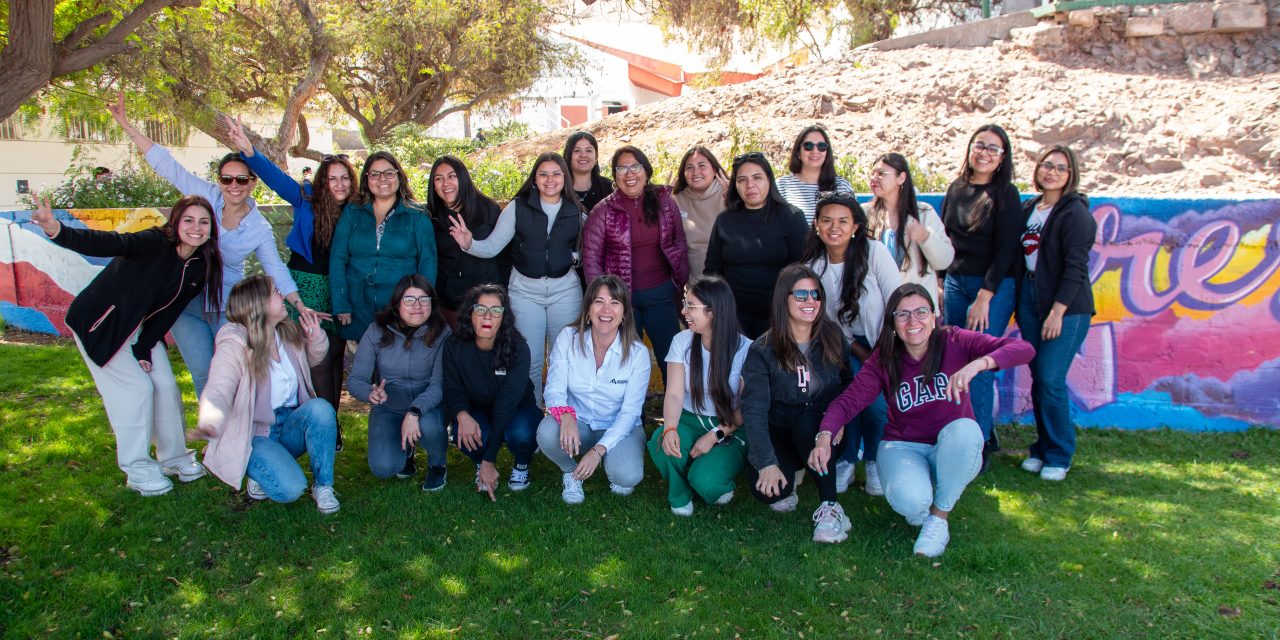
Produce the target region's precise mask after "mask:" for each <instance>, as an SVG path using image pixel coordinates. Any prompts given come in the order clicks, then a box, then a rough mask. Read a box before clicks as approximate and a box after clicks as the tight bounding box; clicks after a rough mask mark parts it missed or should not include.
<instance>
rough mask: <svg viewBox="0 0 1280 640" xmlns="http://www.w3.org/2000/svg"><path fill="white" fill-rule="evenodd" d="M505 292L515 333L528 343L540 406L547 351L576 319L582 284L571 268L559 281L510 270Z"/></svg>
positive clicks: (580, 305)
mask: <svg viewBox="0 0 1280 640" xmlns="http://www.w3.org/2000/svg"><path fill="white" fill-rule="evenodd" d="M507 293H508V294H509V295H510V296H511V308H512V310H514V311H515V312H516V330H518V331H519V332H520V335H523V336H524V339H525V340H527V341H528V342H529V380H530V381H531V382H533V395H534V397H535V398H537V400H538V406H539V407H541V406H542V370H543V365H545V364H546V362H545V360H546V355H547V349H548V348H549V346H550V345H553V344H555V342H556V336H558V335H560V330H561V329H564V328H565V326H567V325H568V324H569V323H571V322H573V321H574V320H575V319H576V318H577V317H578V310H579V309H580V308H581V307H582V283H581V282H579V281H578V273H577V272H576V271H574V270H573V269H570V270H569V273H566V274H564V275H563V276H561V277H559V278H530V277H528V276H523V275H520V272H519V271H515V270H514V269H513V270H512V271H511V286H510V287H508V288H507Z"/></svg>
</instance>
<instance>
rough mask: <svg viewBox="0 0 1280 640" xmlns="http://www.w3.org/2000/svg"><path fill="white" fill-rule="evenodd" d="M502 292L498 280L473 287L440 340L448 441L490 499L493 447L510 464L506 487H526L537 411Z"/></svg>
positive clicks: (525, 354)
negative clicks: (450, 331) (453, 328)
mask: <svg viewBox="0 0 1280 640" xmlns="http://www.w3.org/2000/svg"><path fill="white" fill-rule="evenodd" d="M509 305H510V301H509V299H508V298H507V291H506V290H505V289H503V288H502V287H501V286H500V285H496V284H482V285H479V286H476V287H473V288H472V289H471V290H470V291H468V292H467V294H466V295H465V296H463V298H462V311H461V312H460V314H459V316H458V331H457V333H455V334H454V335H453V337H452V338H451V339H449V340H448V341H447V342H445V345H444V404H443V407H444V416H445V419H446V420H448V421H449V422H450V423H451V424H452V425H453V433H454V442H455V443H456V444H457V445H458V448H459V449H461V450H462V452H463V453H465V454H467V457H469V458H471V460H472V462H475V463H476V491H479V492H487V493H488V494H489V499H490V500H495V501H496V500H497V497H496V496H495V495H494V493H493V492H494V490H495V489H497V487H498V468H497V467H496V466H494V462H495V461H496V460H497V459H498V450H499V449H501V448H502V445H503V443H505V444H506V445H507V448H508V449H510V450H511V457H512V458H515V466H513V467H512V469H511V477H510V478H509V479H508V480H507V488H509V489H511V490H512V491H523V490H525V489H528V488H529V462H530V461H532V460H533V452H534V450H535V449H536V445H535V433H536V431H537V428H538V422H539V421H540V420H542V411H540V410H538V405H537V404H536V403H535V402H534V399H533V387H532V385H531V384H530V383H529V378H527V377H526V376H524V375H523V372H525V371H528V370H529V347H528V345H527V344H525V341H524V337H523V336H521V335H520V332H519V331H516V329H515V326H516V323H513V322H512V320H515V318H512V317H510V316H511V315H513V312H511V311H510V306H509Z"/></svg>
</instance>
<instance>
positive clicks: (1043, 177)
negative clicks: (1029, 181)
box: [1036, 152, 1071, 193]
mask: <svg viewBox="0 0 1280 640" xmlns="http://www.w3.org/2000/svg"><path fill="white" fill-rule="evenodd" d="M1036 178H1037V179H1039V182H1040V190H1041V191H1042V192H1045V193H1049V192H1061V191H1062V190H1063V189H1065V188H1066V187H1067V181H1068V180H1070V179H1071V161H1070V159H1068V158H1067V154H1065V153H1061V152H1054V153H1051V154H1049V155H1047V156H1045V157H1044V160H1041V161H1040V164H1039V165H1038V166H1037V167H1036Z"/></svg>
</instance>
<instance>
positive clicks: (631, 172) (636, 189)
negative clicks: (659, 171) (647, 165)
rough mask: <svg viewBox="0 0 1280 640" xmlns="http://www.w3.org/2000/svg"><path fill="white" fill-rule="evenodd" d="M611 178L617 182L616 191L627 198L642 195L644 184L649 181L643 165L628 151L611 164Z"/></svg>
mask: <svg viewBox="0 0 1280 640" xmlns="http://www.w3.org/2000/svg"><path fill="white" fill-rule="evenodd" d="M613 179H614V181H615V182H617V183H618V191H621V192H622V195H624V196H627V197H628V198H639V197H640V196H641V195H644V186H645V185H646V184H648V183H649V174H647V173H645V171H644V165H642V164H640V161H639V160H637V159H636V157H635V156H634V155H632V154H630V153H624V154H622V155H620V156H618V162H617V163H616V164H615V165H614V166H613Z"/></svg>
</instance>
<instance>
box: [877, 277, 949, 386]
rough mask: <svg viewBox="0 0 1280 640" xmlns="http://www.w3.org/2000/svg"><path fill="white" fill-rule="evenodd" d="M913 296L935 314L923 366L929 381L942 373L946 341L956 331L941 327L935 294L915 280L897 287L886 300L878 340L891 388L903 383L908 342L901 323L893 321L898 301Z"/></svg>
mask: <svg viewBox="0 0 1280 640" xmlns="http://www.w3.org/2000/svg"><path fill="white" fill-rule="evenodd" d="M909 296H920V297H921V298H924V301H925V304H927V305H929V309H930V310H931V311H933V314H934V327H933V333H932V334H930V336H929V344H928V346H927V347H926V350H925V353H924V358H923V359H922V364H923V365H924V366H923V367H921V374H922V375H923V376H924V379H925V380H933V377H934V376H936V375H938V370H939V369H941V368H942V343H943V340H944V339H945V338H946V334H947V332H949V331H951V330H952V327H939V326H937V314H938V307H937V306H935V305H934V303H933V296H932V295H931V294H930V293H929V291H928V290H927V289H925V288H924V287H922V286H920V285H919V284H916V283H914V282H908V283H906V284H904V285H902V286H900V287H898V288H897V289H895V290H894V291H893V295H891V296H889V301H888V302H887V303H885V309H884V325H883V327H881V329H880V339H879V340H877V341H876V351H878V352H879V353H880V366H881V367H882V368H883V369H884V372H885V375H887V376H888V378H889V385H890V387H891V388H896V387H897V386H898V384H899V383H901V382H902V379H901V375H902V369H901V365H902V358H903V356H904V355H905V354H906V345H904V344H903V343H902V338H899V337H898V326H897V324H896V323H895V322H894V321H893V312H894V311H897V309H898V304H900V303H901V302H902V301H903V299H905V298H907V297H909Z"/></svg>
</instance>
